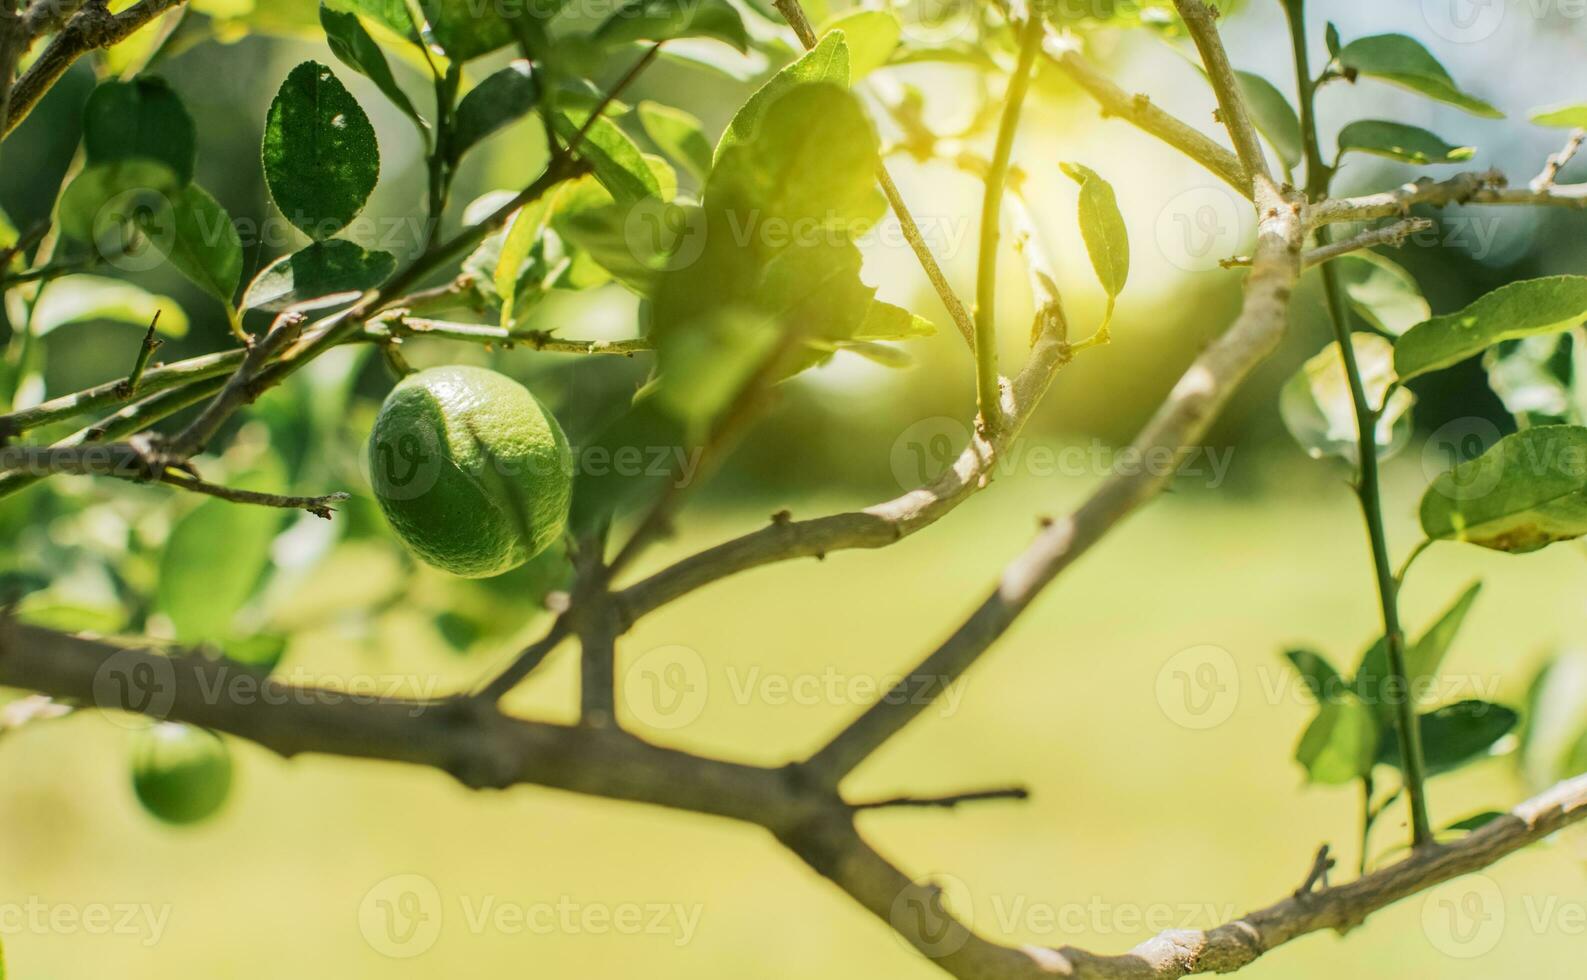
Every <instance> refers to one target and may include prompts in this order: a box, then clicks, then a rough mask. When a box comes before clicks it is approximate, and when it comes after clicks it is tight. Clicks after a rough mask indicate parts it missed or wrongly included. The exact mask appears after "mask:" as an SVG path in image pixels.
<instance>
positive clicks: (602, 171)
mask: <svg viewBox="0 0 1587 980" xmlns="http://www.w3.org/2000/svg"><path fill="white" fill-rule="evenodd" d="M587 118H588V114H587V113H584V112H568V113H558V114H557V117H556V129H557V132H558V133H560V134H561V135H562V138H563V139H569V140H570V139H572V138H573V137H574V136H575V135H576V134H577V133H578V132H579V128H580V127H581V126H582V125H583V124H584V120H585V119H587ZM579 156H581V157H583V158H584V159H585V160H587V161H589V163H590V166H591V167H593V168H594V171H595V179H596V180H598V181H600V182H601V186H603V187H605V188H606V190H607V191H608V192H609V193H610V194H611V195H612V198H613V199H614V200H616V201H617V203H619V204H623V205H634V204H638V203H639V202H640V201H642V200H644V199H646V198H659V197H660V196H661V182H660V181H659V180H658V179H657V178H656V173H655V171H654V170H653V169H652V168H651V166H650V164H648V163H647V162H646V161H645V155H644V153H642V152H641V151H640V149H639V147H637V146H635V145H634V141H633V140H631V139H629V138H628V134H627V133H624V132H623V131H622V130H621V129H618V128H617V126H616V125H615V124H614V123H613V122H612V121H611V120H610V119H607V118H605V117H602V118H600V119H597V120H596V121H595V124H594V125H593V126H591V127H590V129H589V132H588V133H587V134H586V135H585V137H584V142H583V145H582V146H580V148H579Z"/></svg>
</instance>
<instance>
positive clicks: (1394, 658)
mask: <svg viewBox="0 0 1587 980" xmlns="http://www.w3.org/2000/svg"><path fill="white" fill-rule="evenodd" d="M1305 7H1306V3H1305V0H1285V2H1284V10H1285V13H1286V15H1287V16H1288V18H1289V28H1290V39H1291V41H1292V43H1293V46H1294V56H1295V78H1296V85H1297V86H1298V88H1299V95H1300V116H1301V133H1302V139H1303V141H1304V144H1305V150H1306V181H1307V186H1306V192H1307V197H1308V198H1310V199H1312V200H1318V199H1321V198H1323V197H1326V196H1327V193H1328V188H1329V185H1330V184H1331V183H1332V181H1333V168H1331V167H1329V166H1327V165H1325V164H1324V163H1323V160H1322V152H1321V150H1320V148H1319V141H1318V138H1317V117H1316V112H1315V105H1314V103H1315V99H1316V94H1317V83H1316V82H1315V81H1313V80H1312V77H1311V68H1310V65H1309V59H1308V54H1307V50H1306V24H1305V18H1306V14H1305ZM1331 238H1332V236H1331V229H1330V228H1328V227H1326V226H1324V227H1322V228H1319V229H1318V230H1317V241H1318V245H1319V247H1321V248H1327V247H1328V246H1329V245H1330V243H1331ZM1322 277H1323V295H1324V297H1325V299H1326V300H1327V305H1328V318H1329V320H1330V322H1331V323H1332V326H1333V331H1334V341H1335V343H1337V344H1338V346H1339V355H1340V358H1341V359H1342V360H1343V362H1344V368H1345V375H1346V376H1347V377H1348V379H1349V382H1350V401H1351V404H1352V406H1353V407H1354V409H1355V417H1356V441H1357V446H1358V453H1357V455H1358V456H1359V457H1360V466H1361V473H1360V479H1359V481H1358V482H1357V484H1356V496H1357V498H1358V499H1359V500H1360V503H1361V516H1362V519H1363V521H1364V522H1365V524H1366V529H1367V537H1368V539H1369V541H1370V544H1371V548H1372V567H1373V573H1374V576H1375V581H1376V584H1377V591H1378V603H1379V606H1380V607H1381V609H1382V614H1383V636H1384V645H1385V646H1386V647H1387V649H1388V660H1389V684H1390V688H1389V690H1390V691H1391V692H1392V695H1393V696H1394V699H1395V702H1396V703H1395V705H1394V712H1395V730H1396V736H1397V738H1398V740H1399V749H1400V758H1401V759H1403V760H1405V767H1404V768H1405V790H1406V795H1407V797H1408V798H1409V800H1410V808H1411V846H1412V847H1418V848H1419V847H1423V846H1426V845H1428V844H1430V843H1432V842H1433V835H1432V828H1431V825H1430V822H1429V820H1428V816H1427V796H1426V790H1425V787H1424V785H1423V783H1424V779H1425V777H1424V768H1425V767H1424V764H1423V759H1422V738H1421V730H1420V727H1419V726H1418V725H1417V721H1416V705H1415V703H1414V701H1413V700H1412V698H1411V697H1410V688H1409V686H1408V685H1407V683H1406V671H1405V632H1404V630H1403V629H1402V628H1401V626H1400V610H1399V582H1398V580H1397V579H1396V577H1395V572H1394V566H1393V564H1392V563H1391V561H1390V559H1389V548H1388V538H1387V534H1386V532H1385V530H1384V525H1383V496H1382V486H1381V481H1380V478H1379V472H1378V446H1377V421H1378V412H1377V409H1376V408H1374V407H1373V406H1372V404H1371V403H1370V402H1369V401H1368V399H1367V393H1366V386H1365V384H1364V383H1363V382H1362V380H1361V367H1360V365H1359V364H1358V363H1357V362H1356V354H1355V345H1354V343H1353V341H1352V338H1351V331H1350V319H1349V318H1350V314H1349V307H1348V305H1347V304H1346V302H1345V299H1344V291H1343V288H1342V286H1343V283H1342V282H1341V281H1340V279H1339V275H1338V271H1337V270H1336V269H1335V268H1334V266H1333V265H1332V264H1331V263H1324V264H1323V266H1322Z"/></svg>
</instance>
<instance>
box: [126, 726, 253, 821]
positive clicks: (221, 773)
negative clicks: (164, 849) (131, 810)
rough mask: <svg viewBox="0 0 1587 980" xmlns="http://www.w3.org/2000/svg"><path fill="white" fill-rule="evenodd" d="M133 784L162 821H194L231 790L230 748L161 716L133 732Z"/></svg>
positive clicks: (201, 731)
mask: <svg viewBox="0 0 1587 980" xmlns="http://www.w3.org/2000/svg"><path fill="white" fill-rule="evenodd" d="M132 789H133V792H135V793H137V794H138V802H139V803H142V804H143V808H144V809H145V810H147V811H149V812H150V813H152V814H153V815H154V816H156V817H159V818H160V819H161V820H164V821H165V822H166V823H174V824H188V823H197V822H198V821H200V820H203V819H204V818H206V817H208V816H210V815H211V814H213V813H214V812H215V811H216V810H219V809H220V806H221V804H222V803H225V802H226V796H227V794H228V793H230V792H231V753H230V752H228V751H227V750H226V743H225V742H222V741H221V740H220V739H219V738H217V737H216V736H214V735H212V734H210V733H209V732H207V731H205V730H204V729H202V728H194V727H192V726H191V725H176V724H171V723H169V722H162V723H161V724H158V725H155V726H154V727H152V728H147V729H144V730H143V731H141V732H139V733H138V734H137V741H136V742H135V743H134V745H133V749H132Z"/></svg>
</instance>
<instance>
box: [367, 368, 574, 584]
mask: <svg viewBox="0 0 1587 980" xmlns="http://www.w3.org/2000/svg"><path fill="white" fill-rule="evenodd" d="M369 471H370V483H371V484H372V485H373V487H374V490H375V497H376V499H378V500H379V501H380V509H381V510H382V511H384V512H385V515H386V519H387V520H388V521H390V522H391V526H392V527H393V528H394V529H395V530H396V532H397V535H398V537H400V538H401V539H402V540H403V542H404V543H405V544H406V545H407V546H408V548H409V550H411V551H412V552H413V553H414V554H415V555H417V556H418V557H419V558H421V559H422V560H424V561H425V562H428V563H429V564H431V565H434V566H435V567H436V568H439V569H442V570H444V571H448V572H451V573H452V574H454V575H461V576H464V577H466V578H484V577H487V576H491V575H499V574H501V573H502V572H505V571H507V570H508V569H511V568H516V567H517V566H519V565H522V564H523V563H524V562H525V561H528V560H529V559H530V558H532V557H533V556H535V555H537V554H539V553H540V552H541V551H543V550H545V548H546V547H547V546H548V545H550V544H551V543H552V542H553V541H555V540H556V539H557V538H558V537H559V536H560V535H561V534H562V530H563V528H564V527H565V526H566V525H567V519H568V506H569V503H570V502H571V500H572V496H573V462H572V453H571V452H570V451H569V449H568V441H567V437H566V436H564V435H563V434H562V428H561V426H559V425H557V420H556V419H555V418H554V417H553V416H552V415H551V413H549V412H547V411H546V410H545V409H544V408H542V407H541V405H540V403H539V402H538V401H536V400H535V397H534V396H533V395H531V394H530V393H529V390H528V389H527V388H525V387H524V386H523V385H521V384H519V383H518V382H516V381H514V380H512V379H511V378H509V377H507V376H505V375H502V374H498V373H496V372H495V371H491V370H487V369H485V368H478V367H440V368H431V369H429V370H427V371H420V372H418V373H417V374H413V375H410V376H408V377H407V378H404V379H403V380H402V382H401V383H399V384H398V385H397V387H396V388H394V389H392V391H391V394H390V395H388V396H386V401H385V403H384V404H383V405H381V407H380V414H379V416H378V417H377V418H376V419H375V426H374V429H373V430H372V431H371V432H370V434H369Z"/></svg>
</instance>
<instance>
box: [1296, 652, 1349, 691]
mask: <svg viewBox="0 0 1587 980" xmlns="http://www.w3.org/2000/svg"><path fill="white" fill-rule="evenodd" d="M1284 657H1285V659H1287V660H1288V661H1289V662H1290V665H1291V666H1293V667H1294V668H1295V673H1297V674H1299V675H1300V679H1301V681H1302V682H1303V683H1304V684H1305V685H1306V690H1308V691H1310V692H1311V696H1312V697H1313V698H1314V699H1315V700H1317V701H1319V702H1321V701H1329V700H1333V699H1335V698H1338V697H1339V696H1340V695H1341V694H1343V693H1344V691H1345V689H1346V685H1345V682H1344V679H1343V678H1342V677H1340V676H1339V672H1338V671H1337V670H1335V669H1334V665H1333V664H1331V663H1329V662H1328V658H1326V657H1324V656H1323V655H1322V654H1320V653H1315V652H1313V651H1311V650H1286V651H1284Z"/></svg>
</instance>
